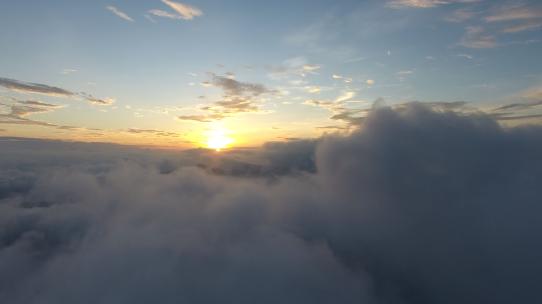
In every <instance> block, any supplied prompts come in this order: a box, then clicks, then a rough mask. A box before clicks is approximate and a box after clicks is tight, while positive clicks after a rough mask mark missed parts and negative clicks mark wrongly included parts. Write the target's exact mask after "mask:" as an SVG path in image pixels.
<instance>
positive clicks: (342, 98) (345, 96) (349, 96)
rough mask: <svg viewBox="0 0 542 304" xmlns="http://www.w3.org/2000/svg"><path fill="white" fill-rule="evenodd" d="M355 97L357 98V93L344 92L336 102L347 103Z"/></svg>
mask: <svg viewBox="0 0 542 304" xmlns="http://www.w3.org/2000/svg"><path fill="white" fill-rule="evenodd" d="M354 96H356V93H355V92H352V91H348V92H344V93H343V94H342V95H340V96H339V97H337V98H336V99H335V102H343V101H347V100H349V99H352V98H353V97H354Z"/></svg>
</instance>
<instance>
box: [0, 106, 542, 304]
mask: <svg viewBox="0 0 542 304" xmlns="http://www.w3.org/2000/svg"><path fill="white" fill-rule="evenodd" d="M541 138H542V128H540V127H520V128H519V127H518V128H509V129H503V128H502V127H500V126H499V124H498V123H497V122H496V121H495V120H494V118H492V116H490V115H484V114H461V113H454V112H450V111H439V112H436V111H434V110H432V109H431V108H430V107H428V106H423V105H420V104H410V105H405V106H404V107H403V108H402V109H401V110H398V109H397V110H393V109H390V108H378V109H376V110H374V111H372V112H371V113H369V115H368V116H367V118H366V119H365V120H364V122H363V123H362V125H361V127H360V130H359V131H356V132H354V133H352V134H351V135H349V136H339V135H333V136H327V137H324V138H321V139H319V140H317V141H300V142H291V143H270V144H268V145H266V146H264V147H262V148H261V149H260V150H238V151H235V152H232V153H231V154H229V155H227V154H226V155H225V156H220V155H217V154H214V153H208V152H206V151H203V150H192V151H187V152H185V153H183V154H181V155H175V154H167V153H166V152H149V151H143V150H142V151H139V150H134V149H128V148H123V147H117V146H111V145H98V144H77V143H55V142H50V141H33V140H17V139H13V138H5V139H2V141H1V143H0V144H1V145H2V149H1V150H0V168H1V169H0V298H2V299H4V300H5V301H6V303H60V304H62V303H150V302H159V303H217V302H227V303H538V302H541V301H542V295H540V293H539V291H538V285H539V281H540V279H539V274H540V273H541V272H542V262H541V261H540V256H542V245H540V243H539V240H540V238H541V237H542V221H541V216H540V214H542V205H541V204H540V202H541V200H540V198H541V196H542V188H541V187H540V179H541V178H542V160H541V158H540V155H542V141H541V140H540V139H541Z"/></svg>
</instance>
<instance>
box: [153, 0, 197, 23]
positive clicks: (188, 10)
mask: <svg viewBox="0 0 542 304" xmlns="http://www.w3.org/2000/svg"><path fill="white" fill-rule="evenodd" d="M162 2H163V3H164V4H165V5H167V6H169V7H170V8H171V9H172V10H173V11H174V12H168V11H165V10H161V9H152V10H150V11H149V13H150V14H152V15H154V16H157V17H163V18H170V19H182V20H192V19H194V18H195V17H199V16H202V15H203V12H202V11H201V10H200V9H199V8H197V7H195V6H191V5H188V4H184V3H180V2H175V1H170V0H162Z"/></svg>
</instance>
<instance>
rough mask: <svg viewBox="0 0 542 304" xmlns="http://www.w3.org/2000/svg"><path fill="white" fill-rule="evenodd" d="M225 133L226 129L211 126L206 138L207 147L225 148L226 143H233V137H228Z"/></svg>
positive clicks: (217, 149) (218, 149)
mask: <svg viewBox="0 0 542 304" xmlns="http://www.w3.org/2000/svg"><path fill="white" fill-rule="evenodd" d="M227 133H228V132H227V130H226V129H224V128H222V127H219V126H217V127H215V128H213V129H212V130H211V131H210V132H209V135H208V138H207V147H208V148H210V149H215V150H216V151H220V150H222V149H225V148H227V147H228V145H230V144H231V143H233V139H232V138H230V137H228V135H227Z"/></svg>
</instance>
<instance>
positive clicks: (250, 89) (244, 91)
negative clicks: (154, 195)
mask: <svg viewBox="0 0 542 304" xmlns="http://www.w3.org/2000/svg"><path fill="white" fill-rule="evenodd" d="M211 84H212V85H214V86H216V87H219V88H221V89H222V90H224V93H225V94H226V95H229V96H240V95H252V96H258V95H261V94H263V93H269V92H271V91H270V90H269V89H267V88H266V87H265V86H264V85H262V84H257V83H249V82H240V81H237V80H235V79H232V78H230V77H225V76H219V75H213V78H212V82H211Z"/></svg>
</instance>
